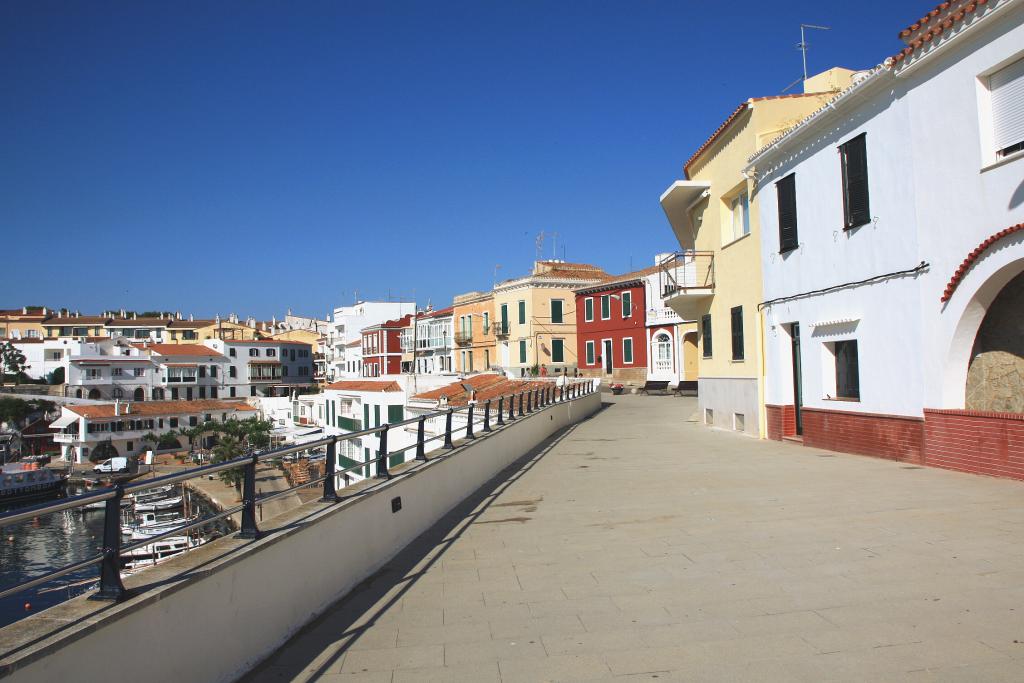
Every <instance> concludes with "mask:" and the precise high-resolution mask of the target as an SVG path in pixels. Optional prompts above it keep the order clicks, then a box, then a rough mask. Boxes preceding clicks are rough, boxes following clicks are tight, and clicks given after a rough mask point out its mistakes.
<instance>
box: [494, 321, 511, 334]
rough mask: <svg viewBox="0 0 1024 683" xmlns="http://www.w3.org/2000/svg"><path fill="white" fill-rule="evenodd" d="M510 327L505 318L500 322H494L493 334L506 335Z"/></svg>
mask: <svg viewBox="0 0 1024 683" xmlns="http://www.w3.org/2000/svg"><path fill="white" fill-rule="evenodd" d="M510 327H511V325H509V323H508V321H507V320H502V321H501V322H497V323H494V336H495V337H499V338H500V337H507V336H508V334H509V328H510Z"/></svg>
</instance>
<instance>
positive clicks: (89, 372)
mask: <svg viewBox="0 0 1024 683" xmlns="http://www.w3.org/2000/svg"><path fill="white" fill-rule="evenodd" d="M100 376H101V375H100V369H99V368H87V369H86V371H85V378H86V379H99V378H100Z"/></svg>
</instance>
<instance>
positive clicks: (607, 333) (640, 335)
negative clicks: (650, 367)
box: [576, 280, 647, 373]
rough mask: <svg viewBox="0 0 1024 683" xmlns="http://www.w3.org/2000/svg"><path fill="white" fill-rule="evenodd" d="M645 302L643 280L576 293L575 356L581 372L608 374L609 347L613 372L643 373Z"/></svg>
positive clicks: (645, 345) (645, 350)
mask: <svg viewBox="0 0 1024 683" xmlns="http://www.w3.org/2000/svg"><path fill="white" fill-rule="evenodd" d="M624 300H625V301H626V305H625V306H624V305H623V301H624ZM588 301H589V303H588ZM644 301H645V299H644V284H643V280H631V281H627V282H619V283H614V284H605V285H595V286H593V287H589V288H587V289H583V290H580V291H578V292H577V293H576V353H577V356H578V358H579V367H580V369H581V370H591V371H594V372H601V371H604V372H606V373H607V364H606V359H605V355H606V349H607V348H608V347H609V345H610V347H611V368H612V370H613V371H616V370H640V371H643V372H646V370H647V332H646V330H645V325H646V313H647V312H646V309H645V303H644ZM626 340H630V341H629V342H627V341H626ZM630 350H631V351H632V359H630V358H628V355H629V352H630Z"/></svg>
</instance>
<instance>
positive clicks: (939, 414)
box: [924, 408, 1024, 479]
mask: <svg viewBox="0 0 1024 683" xmlns="http://www.w3.org/2000/svg"><path fill="white" fill-rule="evenodd" d="M924 463H925V464H926V465H930V466H932V467H943V468H945V469H950V470H959V471H960V472H972V473H974V474H987V475H991V476H993V477H1006V478H1009V479H1024V415H1022V414H1020V413H990V412H983V411H978V410H933V409H929V408H926V409H925V411H924Z"/></svg>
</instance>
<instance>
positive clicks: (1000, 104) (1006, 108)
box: [988, 59, 1024, 158]
mask: <svg viewBox="0 0 1024 683" xmlns="http://www.w3.org/2000/svg"><path fill="white" fill-rule="evenodd" d="M988 87H989V91H990V92H991V93H992V133H993V138H994V141H995V148H996V156H997V157H1000V158H1002V157H1005V156H1009V155H1010V154H1013V153H1014V152H1020V151H1021V150H1024V59H1020V60H1017V61H1016V62H1014V63H1013V64H1011V65H1009V66H1007V67H1004V68H1002V69H1000V70H999V71H997V72H995V73H994V74H992V75H991V76H989V79H988Z"/></svg>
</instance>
